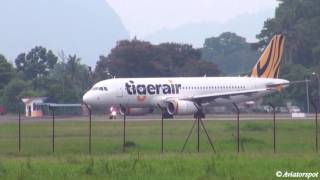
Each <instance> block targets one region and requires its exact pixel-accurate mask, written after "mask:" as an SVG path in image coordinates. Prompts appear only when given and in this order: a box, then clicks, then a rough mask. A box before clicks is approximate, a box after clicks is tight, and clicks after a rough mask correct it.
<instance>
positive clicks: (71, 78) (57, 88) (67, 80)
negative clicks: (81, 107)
mask: <svg viewBox="0 0 320 180" xmlns="http://www.w3.org/2000/svg"><path fill="white" fill-rule="evenodd" d="M65 59H66V62H59V63H57V64H56V65H55V67H54V68H53V69H52V70H51V71H50V74H49V76H48V77H47V78H43V79H44V81H42V85H41V86H42V87H43V88H44V89H46V92H47V96H48V97H49V100H50V101H53V102H60V103H75V102H81V100H82V95H83V94H84V93H85V91H86V90H88V88H89V87H90V86H91V85H92V81H91V73H90V72H89V68H88V66H86V65H83V64H81V63H80V62H81V58H79V57H77V56H76V55H73V56H71V55H69V56H68V57H67V58H65Z"/></svg>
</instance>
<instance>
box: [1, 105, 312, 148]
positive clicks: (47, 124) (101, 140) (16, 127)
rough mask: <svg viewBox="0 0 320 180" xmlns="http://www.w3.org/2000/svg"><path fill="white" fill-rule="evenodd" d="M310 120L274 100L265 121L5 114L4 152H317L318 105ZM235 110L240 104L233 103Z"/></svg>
mask: <svg viewBox="0 0 320 180" xmlns="http://www.w3.org/2000/svg"><path fill="white" fill-rule="evenodd" d="M311 104H312V106H313V107H314V108H315V109H316V111H315V114H314V115H313V117H312V121H310V119H309V121H307V120H277V114H276V112H275V106H274V105H272V104H270V106H271V107H273V110H274V111H273V113H272V114H269V118H266V119H265V120H262V121H245V120H241V114H240V113H239V111H236V112H237V113H235V114H234V117H233V118H232V121H228V120H227V121H223V120H221V121H220V120H219V119H216V118H214V116H213V118H212V117H210V118H208V119H209V120H208V119H205V120H202V119H201V118H200V119H195V120H194V119H192V118H191V117H190V118H185V119H179V120H171V119H166V120H164V119H163V117H161V115H157V116H153V117H152V118H150V119H143V118H142V119H139V117H134V118H131V117H130V116H121V117H120V116H119V117H118V119H116V120H109V119H108V117H107V116H101V115H100V116H95V115H94V113H92V111H91V110H89V113H88V115H87V116H73V117H70V116H68V117H65V116H56V114H55V111H54V110H52V111H51V116H46V117H42V118H26V117H25V116H24V115H22V114H21V113H20V112H19V115H17V116H7V118H8V119H5V118H6V117H5V116H4V117H1V118H2V120H1V126H0V130H1V131H0V137H1V139H0V146H1V150H0V153H2V154H14V153H17V152H19V153H25V154H33V153H36V154H39V153H40V154H50V153H71V154H75V153H76V154H77V153H79V154H113V153H121V152H212V153H214V152H216V153H223V152H238V153H239V152H273V153H276V152H278V151H280V152H286V151H289V152H290V151H295V150H294V149H297V151H299V152H300V151H301V152H318V108H317V106H316V104H314V103H311ZM234 108H235V110H238V107H237V105H236V104H234Z"/></svg>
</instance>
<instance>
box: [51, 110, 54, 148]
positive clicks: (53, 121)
mask: <svg viewBox="0 0 320 180" xmlns="http://www.w3.org/2000/svg"><path fill="white" fill-rule="evenodd" d="M51 111H52V152H53V153H54V138H55V134H54V128H55V122H54V121H55V114H54V107H51Z"/></svg>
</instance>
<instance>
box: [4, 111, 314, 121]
mask: <svg viewBox="0 0 320 180" xmlns="http://www.w3.org/2000/svg"><path fill="white" fill-rule="evenodd" d="M236 115H237V114H236V113H232V114H207V115H206V118H205V119H203V120H204V121H233V120H236ZM314 118H315V114H306V117H303V118H292V117H291V114H288V113H277V114H276V120H314ZM88 119H89V118H88V116H59V115H57V116H56V117H55V120H56V121H88ZM271 119H273V114H272V113H261V114H260V113H259V114H257V113H255V114H252V113H251V114H248V113H240V120H241V121H262V120H271ZM21 120H22V122H43V121H51V120H52V116H44V117H41V118H29V117H25V116H23V115H22V116H21ZM122 120H123V116H121V115H118V116H117V119H109V115H107V114H105V115H102V114H99V115H94V114H93V115H92V121H98V122H100V121H107V122H118V121H119V122H122ZM157 120H161V115H160V114H149V115H144V116H127V121H157ZM193 120H194V118H193V116H192V115H189V116H187V115H185V116H175V117H174V119H165V121H193ZM15 121H18V115H5V116H0V123H9V122H15Z"/></svg>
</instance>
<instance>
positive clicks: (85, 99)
mask: <svg viewBox="0 0 320 180" xmlns="http://www.w3.org/2000/svg"><path fill="white" fill-rule="evenodd" d="M82 101H83V102H84V103H85V104H91V101H92V97H91V95H90V92H86V93H85V94H84V95H83V97H82Z"/></svg>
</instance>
